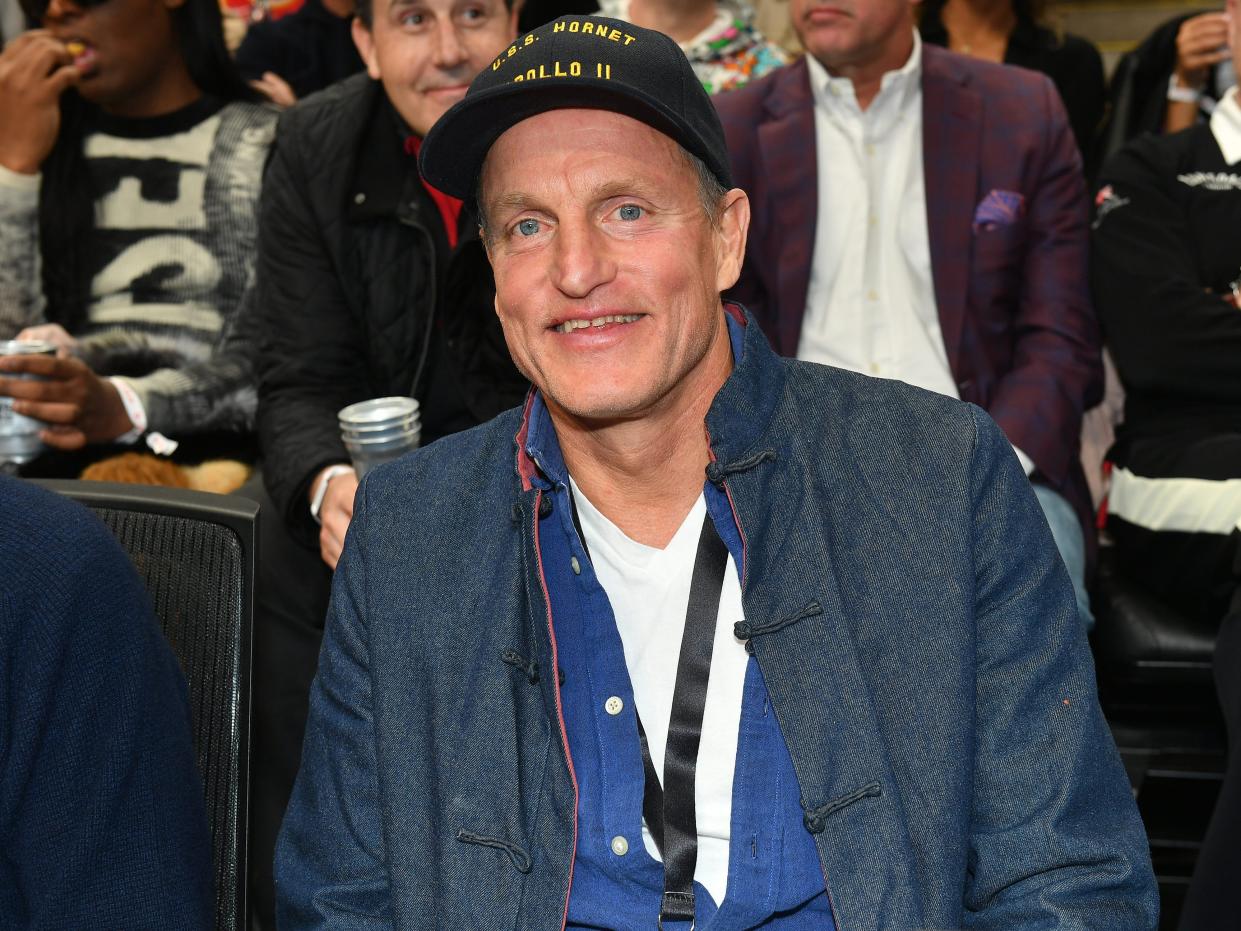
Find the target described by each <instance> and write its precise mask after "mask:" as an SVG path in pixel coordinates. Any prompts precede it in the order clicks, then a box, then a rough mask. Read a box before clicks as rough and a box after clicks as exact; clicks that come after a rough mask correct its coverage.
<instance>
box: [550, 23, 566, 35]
mask: <svg viewBox="0 0 1241 931" xmlns="http://www.w3.org/2000/svg"><path fill="white" fill-rule="evenodd" d="M552 32H564V22H563V21H562V22H559V23H552Z"/></svg>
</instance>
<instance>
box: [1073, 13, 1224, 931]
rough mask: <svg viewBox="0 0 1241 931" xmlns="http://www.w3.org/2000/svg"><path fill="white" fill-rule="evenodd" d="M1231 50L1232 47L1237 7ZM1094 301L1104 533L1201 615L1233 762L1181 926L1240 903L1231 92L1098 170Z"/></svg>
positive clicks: (1172, 596)
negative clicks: (1113, 410)
mask: <svg viewBox="0 0 1241 931" xmlns="http://www.w3.org/2000/svg"><path fill="white" fill-rule="evenodd" d="M1228 9H1229V12H1230V13H1232V15H1233V17H1234V18H1233V20H1232V22H1233V25H1232V26H1230V32H1231V39H1232V47H1233V48H1234V49H1241V35H1239V34H1238V26H1239V25H1241V18H1238V17H1237V9H1236V4H1235V3H1229V5H1228ZM1100 183H1101V185H1102V187H1101V188H1100V190H1099V192H1098V195H1097V196H1096V198H1095V219H1094V243H1093V246H1094V251H1093V270H1092V274H1093V279H1094V293H1095V302H1096V305H1097V306H1098V308H1099V313H1100V316H1101V318H1102V321H1103V325H1104V330H1105V332H1106V335H1107V342H1108V346H1109V348H1110V350H1111V352H1112V357H1113V358H1114V359H1115V360H1116V366H1117V368H1118V370H1119V372H1120V377H1121V380H1122V381H1123V382H1124V386H1125V391H1126V399H1125V422H1124V425H1123V426H1122V427H1121V428H1120V429H1119V431H1118V436H1117V441H1116V444H1115V446H1114V447H1113V448H1112V451H1111V453H1110V458H1111V460H1112V462H1113V463H1114V468H1113V470H1112V486H1111V492H1110V496H1109V501H1108V522H1107V526H1108V530H1109V532H1110V533H1111V536H1112V538H1113V539H1114V541H1115V544H1116V557H1117V562H1118V565H1119V566H1120V568H1121V569H1122V571H1124V572H1125V573H1126V574H1128V575H1130V576H1132V577H1133V578H1135V579H1137V580H1140V581H1141V583H1142V584H1143V585H1144V586H1145V587H1146V588H1148V589H1150V590H1151V591H1153V592H1154V593H1156V594H1157V595H1160V596H1162V597H1163V598H1165V599H1167V600H1168V601H1170V602H1172V603H1173V604H1176V605H1177V606H1179V607H1180V608H1181V609H1182V610H1184V611H1186V612H1187V613H1191V614H1193V615H1194V616H1196V617H1197V618H1199V619H1200V620H1201V621H1202V622H1204V623H1207V624H1215V623H1218V622H1219V620H1220V618H1224V617H1225V616H1226V615H1228V614H1229V606H1230V603H1231V604H1232V605H1233V610H1232V614H1231V615H1229V617H1228V619H1227V620H1226V621H1225V622H1224V626H1223V628H1222V629H1221V632H1220V636H1219V639H1218V641H1217V646H1216V654H1215V674H1216V683H1217V686H1218V689H1219V695H1220V700H1221V704H1222V706H1223V709H1224V716H1225V721H1226V722H1227V724H1228V737H1229V745H1230V760H1229V766H1228V771H1227V774H1226V776H1225V781H1224V788H1223V790H1222V791H1221V793H1220V797H1219V802H1218V803H1217V807H1216V811H1215V816H1214V818H1213V820H1212V823H1211V828H1210V831H1209V832H1208V834H1207V838H1206V842H1205V843H1204V845H1203V848H1202V852H1201V856H1200V859H1199V864H1198V868H1197V871H1196V873H1195V876H1194V881H1193V883H1192V885H1191V887H1190V894H1189V896H1188V898H1187V900H1186V905H1185V910H1184V913H1183V919H1182V925H1181V927H1183V928H1186V929H1192V931H1197V929H1214V928H1235V927H1236V922H1237V916H1238V915H1241V887H1238V885H1237V878H1238V877H1239V876H1241V760H1239V758H1238V754H1239V752H1241V751H1239V749H1238V744H1239V742H1241V618H1239V617H1238V613H1239V612H1241V600H1235V601H1234V599H1238V598H1241V596H1238V588H1239V586H1238V575H1237V561H1238V559H1239V558H1241V547H1239V546H1238V540H1239V539H1241V533H1239V530H1238V528H1241V365H1239V364H1238V359H1241V311H1239V310H1238V303H1239V301H1238V298H1239V297H1241V240H1238V238H1237V236H1236V230H1237V229H1238V228H1241V102H1239V101H1238V91H1237V89H1236V88H1235V87H1234V88H1233V89H1232V90H1230V91H1228V92H1227V93H1226V94H1224V95H1223V97H1222V99H1221V100H1220V102H1219V105H1218V106H1216V107H1215V109H1214V112H1213V113H1212V115H1211V119H1210V122H1209V123H1202V124H1199V125H1197V126H1195V127H1193V128H1191V129H1189V130H1186V131H1184V132H1180V133H1177V134H1175V135H1170V136H1153V135H1147V136H1143V137H1141V138H1139V139H1137V140H1135V141H1133V142H1132V143H1130V144H1129V145H1128V146H1127V147H1126V148H1124V149H1122V150H1121V151H1120V152H1119V153H1117V154H1116V155H1115V156H1114V157H1113V158H1112V159H1111V160H1109V162H1108V163H1107V164H1106V165H1105V166H1104V169H1103V172H1102V174H1101V177H1100Z"/></svg>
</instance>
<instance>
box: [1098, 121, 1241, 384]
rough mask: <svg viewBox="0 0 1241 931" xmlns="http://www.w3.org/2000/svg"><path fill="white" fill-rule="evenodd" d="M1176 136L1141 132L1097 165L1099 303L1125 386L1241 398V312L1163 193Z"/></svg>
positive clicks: (1171, 174)
mask: <svg viewBox="0 0 1241 931" xmlns="http://www.w3.org/2000/svg"><path fill="white" fill-rule="evenodd" d="M1173 141H1179V140H1170V139H1167V138H1166V137H1161V138H1159V139H1153V138H1144V139H1140V140H1138V141H1137V142H1135V143H1131V144H1130V145H1129V146H1128V147H1127V148H1125V149H1122V150H1121V151H1120V152H1119V153H1117V154H1116V155H1115V156H1114V157H1113V158H1112V159H1111V160H1110V161H1109V162H1108V164H1107V165H1106V166H1105V168H1104V170H1103V173H1102V176H1101V184H1102V185H1103V187H1102V190H1101V192H1100V196H1099V198H1098V201H1099V204H1098V206H1097V208H1096V216H1095V222H1094V233H1093V247H1094V251H1093V257H1092V268H1091V277H1092V283H1093V286H1094V297H1095V304H1096V306H1097V307H1098V308H1099V316H1100V317H1101V318H1102V321H1103V327H1104V330H1105V332H1106V334H1107V342H1108V348H1109V349H1110V350H1111V352H1112V358H1113V359H1114V360H1115V361H1116V367H1117V369H1118V370H1119V372H1120V376H1121V379H1122V380H1123V381H1124V384H1125V387H1126V389H1127V390H1128V391H1130V392H1132V393H1135V394H1140V395H1145V396H1159V397H1165V398H1167V397H1177V398H1183V399H1187V400H1188V399H1193V400H1197V401H1201V402H1205V403H1207V404H1211V405H1216V404H1219V403H1222V402H1224V401H1226V400H1233V401H1236V400H1241V368H1239V367H1238V364H1237V360H1238V359H1239V358H1241V311H1238V309H1237V308H1236V307H1234V306H1232V305H1231V304H1230V303H1228V302H1226V301H1225V300H1224V296H1223V295H1222V294H1220V293H1218V292H1217V291H1214V290H1211V288H1210V285H1212V284H1216V285H1217V286H1218V283H1213V282H1208V281H1205V280H1203V275H1202V273H1201V271H1200V262H1199V260H1198V257H1197V256H1196V255H1195V254H1194V245H1193V236H1192V235H1191V232H1190V229H1189V219H1190V218H1189V217H1187V216H1186V211H1185V208H1184V206H1182V205H1181V204H1180V203H1177V202H1176V200H1174V198H1173V197H1172V196H1171V195H1170V193H1169V190H1168V188H1169V187H1170V186H1172V185H1173V184H1175V174H1176V166H1175V165H1174V164H1173V163H1172V162H1173V159H1171V158H1169V157H1168V156H1169V155H1170V154H1171V153H1170V152H1169V149H1170V147H1171V146H1170V145H1169V143H1170V142H1173Z"/></svg>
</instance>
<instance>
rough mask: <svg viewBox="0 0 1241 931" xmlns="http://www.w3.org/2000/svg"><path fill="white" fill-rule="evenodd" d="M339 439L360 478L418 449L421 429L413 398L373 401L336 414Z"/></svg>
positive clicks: (355, 405)
mask: <svg viewBox="0 0 1241 931" xmlns="http://www.w3.org/2000/svg"><path fill="white" fill-rule="evenodd" d="M337 419H338V420H339V422H340V435H341V440H342V441H343V442H344V444H345V449H346V451H348V453H349V458H350V459H351V460H352V461H353V468H354V471H356V472H357V473H358V478H359V479H361V478H362V477H363V476H364V475H365V474H366V473H367V472H369V471H370V470H371V469H373V468H375V466H377V465H381V464H382V463H385V462H391V461H392V460H393V459H396V458H398V457H400V456H403V455H404V454H405V453H407V452H410V451H412V450H415V449H417V448H418V443H419V440H420V439H421V438H422V428H421V424H420V422H419V417H418V402H417V401H415V400H414V399H413V398H399V397H392V398H373V399H371V400H369V401H360V402H358V403H357V404H350V405H349V406H348V407H346V408H343V409H342V410H341V411H340V413H339V414H338V415H337Z"/></svg>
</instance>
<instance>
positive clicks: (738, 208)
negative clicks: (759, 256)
mask: <svg viewBox="0 0 1241 931" xmlns="http://www.w3.org/2000/svg"><path fill="white" fill-rule="evenodd" d="M749 230H750V199H749V198H748V197H747V196H746V193H745V191H743V190H741V188H738V187H735V188H733V189H732V190H731V191H729V192H728V193H727V194H725V195H724V199H723V200H722V201H721V206H720V214H719V221H718V223H717V224H716V230H715V248H716V266H715V267H716V272H715V283H716V288H717V290H718V291H720V293H723V292H725V291H727V290H728V289H729V288H731V287H732V286H733V285H735V284H736V283H737V279H738V278H740V277H741V264H742V262H744V261H745V242H746V235H747V234H748V233H749Z"/></svg>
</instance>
